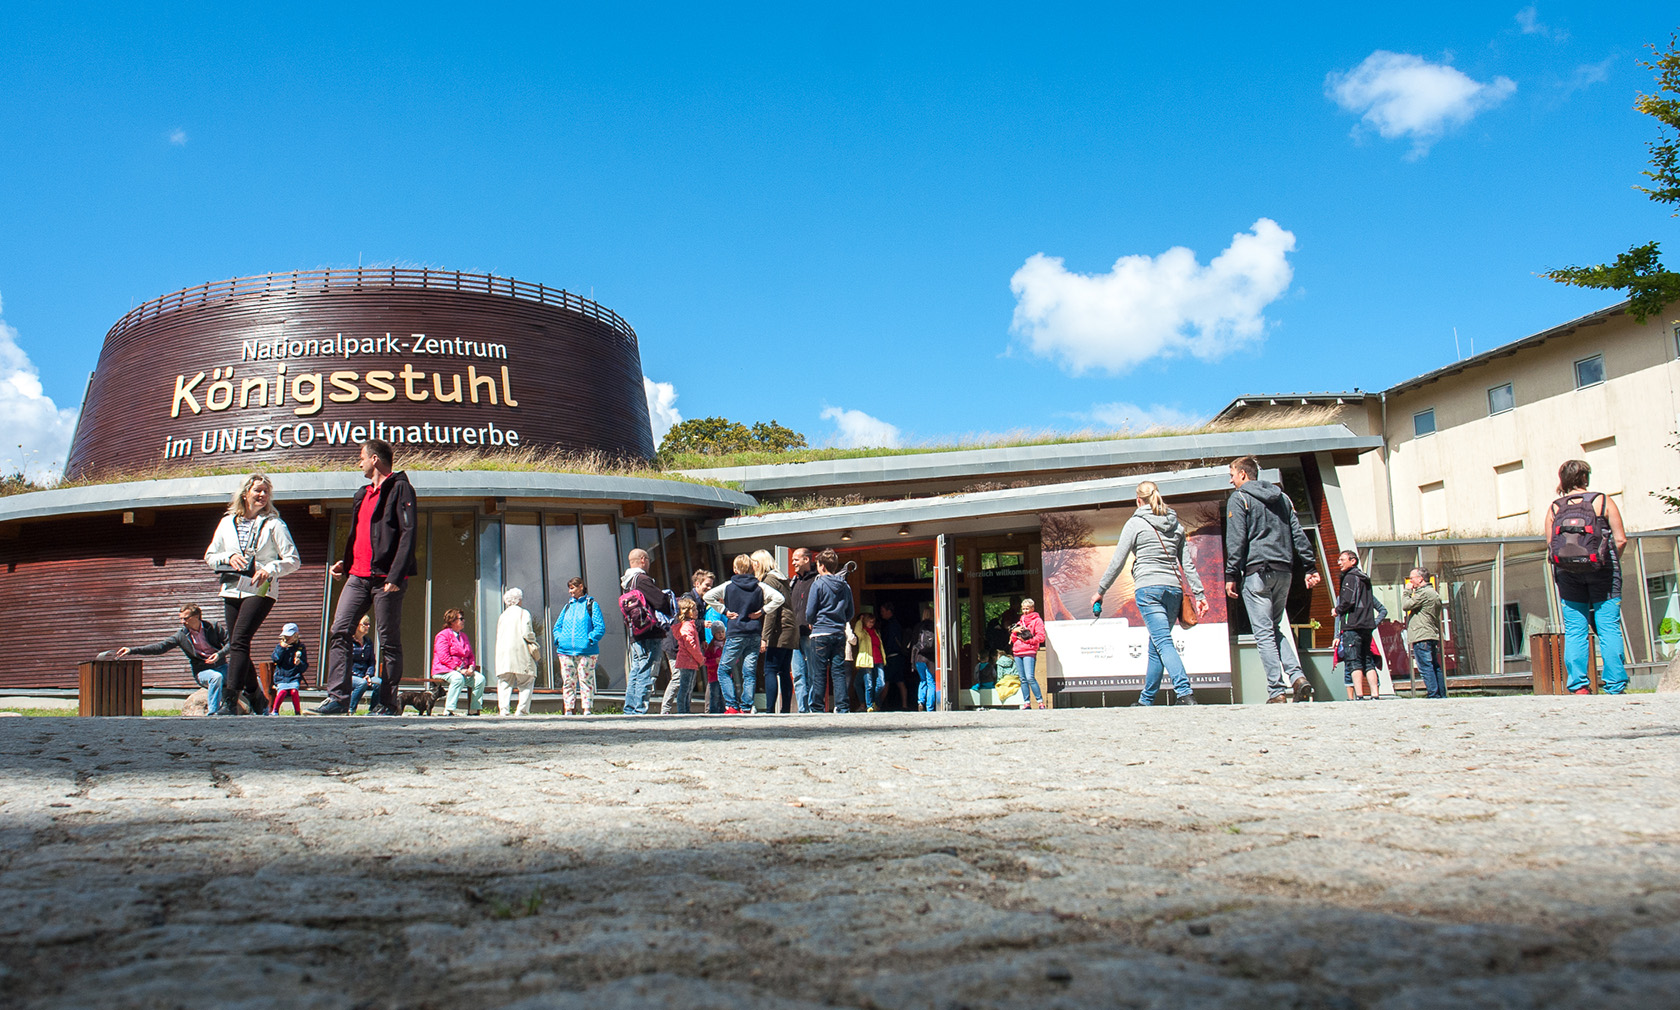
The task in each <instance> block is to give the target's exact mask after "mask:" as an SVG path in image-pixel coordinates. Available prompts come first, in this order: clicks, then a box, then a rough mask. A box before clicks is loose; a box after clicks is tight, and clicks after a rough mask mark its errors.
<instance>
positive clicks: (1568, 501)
mask: <svg viewBox="0 0 1680 1010" xmlns="http://www.w3.org/2000/svg"><path fill="white" fill-rule="evenodd" d="M1603 497H1604V496H1603V495H1601V494H1597V493H1594V492H1587V491H1583V492H1580V493H1578V494H1568V495H1564V496H1563V497H1562V498H1559V499H1558V500H1557V501H1555V502H1553V503H1552V507H1553V508H1554V509H1555V510H1556V514H1555V515H1554V516H1553V517H1552V529H1551V537H1550V539H1549V540H1548V542H1547V544H1546V552H1547V553H1548V554H1550V555H1551V556H1552V564H1554V565H1556V566H1558V567H1559V568H1562V569H1564V570H1565V571H1581V572H1590V571H1594V570H1596V569H1599V568H1604V567H1606V566H1608V565H1609V564H1610V520H1609V519H1608V518H1607V517H1606V516H1605V515H1604V514H1603V513H1601V512H1599V511H1598V510H1597V508H1596V507H1595V505H1596V503H1597V501H1598V499H1600V498H1603Z"/></svg>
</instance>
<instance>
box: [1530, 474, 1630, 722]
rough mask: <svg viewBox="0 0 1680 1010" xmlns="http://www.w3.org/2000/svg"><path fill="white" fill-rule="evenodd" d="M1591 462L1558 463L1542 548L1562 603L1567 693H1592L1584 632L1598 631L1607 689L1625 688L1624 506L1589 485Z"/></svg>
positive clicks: (1609, 691)
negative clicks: (1567, 675) (1557, 495)
mask: <svg viewBox="0 0 1680 1010" xmlns="http://www.w3.org/2000/svg"><path fill="white" fill-rule="evenodd" d="M1591 479H1592V466H1591V465H1589V464H1588V463H1587V461H1586V460H1581V459H1572V460H1569V461H1567V462H1565V463H1564V464H1563V465H1562V466H1561V467H1558V494H1559V495H1560V496H1561V497H1559V498H1558V499H1557V500H1556V501H1554V502H1552V507H1551V508H1550V509H1548V510H1547V512H1546V541H1547V542H1546V553H1547V555H1548V557H1549V558H1550V559H1551V562H1552V581H1553V582H1555V583H1556V584H1557V591H1558V599H1559V601H1560V602H1561V603H1562V604H1563V665H1564V668H1565V669H1566V670H1567V671H1568V674H1569V681H1568V689H1569V693H1570V694H1591V693H1592V686H1591V685H1592V678H1591V671H1589V670H1588V669H1587V658H1588V652H1587V636H1588V635H1589V634H1590V633H1591V632H1593V631H1595V630H1596V631H1597V633H1598V654H1599V656H1600V657H1602V659H1603V661H1604V676H1603V686H1604V693H1605V694H1621V693H1623V692H1624V691H1626V690H1627V666H1626V663H1625V662H1624V659H1623V655H1622V651H1623V645H1622V564H1621V557H1622V549H1623V548H1624V547H1626V546H1627V531H1626V529H1625V528H1624V527H1623V526H1622V510H1621V509H1619V508H1617V507H1616V503H1615V501H1613V500H1611V498H1610V497H1609V496H1608V495H1603V494H1599V493H1597V492H1593V491H1588V490H1587V482H1588V481H1589V480H1591Z"/></svg>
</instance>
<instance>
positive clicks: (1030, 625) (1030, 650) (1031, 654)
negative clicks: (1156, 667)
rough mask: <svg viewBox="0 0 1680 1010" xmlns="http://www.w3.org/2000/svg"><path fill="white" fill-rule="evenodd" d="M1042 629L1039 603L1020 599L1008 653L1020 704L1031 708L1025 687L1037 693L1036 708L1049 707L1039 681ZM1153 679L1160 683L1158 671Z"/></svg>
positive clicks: (1045, 637) (1011, 628) (1010, 632)
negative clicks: (1013, 661) (1013, 667)
mask: <svg viewBox="0 0 1680 1010" xmlns="http://www.w3.org/2000/svg"><path fill="white" fill-rule="evenodd" d="M1048 637H1049V636H1048V633H1047V632H1046V631H1045V630H1044V618H1042V617H1040V616H1039V614H1038V603H1037V601H1035V600H1034V599H1033V598H1032V597H1030V596H1028V597H1024V598H1023V599H1022V600H1021V617H1020V620H1018V621H1016V622H1015V623H1014V624H1013V625H1011V626H1010V628H1009V653H1010V655H1012V656H1014V657H1015V675H1016V676H1017V677H1019V678H1020V679H1021V707H1022V708H1031V707H1032V705H1030V704H1029V703H1028V701H1027V691H1028V690H1029V689H1030V690H1031V691H1032V693H1033V694H1034V695H1036V696H1037V697H1038V707H1039V708H1049V707H1050V705H1049V703H1048V702H1046V701H1045V700H1044V691H1043V689H1042V688H1040V687H1039V684H1038V650H1040V649H1042V648H1044V642H1045V640H1046V639H1047V638H1048ZM1156 683H1157V684H1159V683H1160V675H1159V674H1157V675H1156Z"/></svg>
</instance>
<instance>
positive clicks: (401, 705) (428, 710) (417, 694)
mask: <svg viewBox="0 0 1680 1010" xmlns="http://www.w3.org/2000/svg"><path fill="white" fill-rule="evenodd" d="M442 700H443V684H442V683H437V684H433V685H432V686H431V687H429V688H427V689H426V690H424V691H398V692H397V714H398V715H402V714H403V710H404V709H408V708H412V709H414V711H416V712H418V713H419V714H421V715H431V714H432V706H433V705H436V704H437V703H438V702H440V701H442Z"/></svg>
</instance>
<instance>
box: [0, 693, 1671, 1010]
mask: <svg viewBox="0 0 1680 1010" xmlns="http://www.w3.org/2000/svg"><path fill="white" fill-rule="evenodd" d="M1677 727H1680V696H1673V695H1654V696H1642V697H1636V698H1606V697H1595V698H1575V697H1564V698H1498V699H1462V700H1452V701H1448V702H1426V701H1412V700H1407V701H1393V702H1384V703H1381V704H1361V705H1351V704H1338V705H1288V706H1281V705H1272V706H1252V707H1243V708H1228V707H1217V706H1203V707H1198V708H1192V709H1180V708H1157V709H1152V710H1140V709H1119V710H1089V709H1086V710H1063V711H1057V712H1014V711H1010V712H991V713H962V714H950V715H933V716H917V715H853V716H806V717H766V716H757V717H753V718H729V719H724V718H703V717H687V718H680V719H679V718H661V717H644V718H640V719H627V718H623V717H597V718H593V719H584V720H579V719H570V720H568V719H563V718H558V717H554V718H530V719H523V720H497V719H485V718H481V719H465V718H457V719H442V718H430V719H420V718H408V719H366V718H363V719H344V718H338V719H322V718H314V719H240V720H235V719H217V720H187V719H155V718H154V719H7V720H0V761H4V763H5V771H6V774H5V775H4V776H3V779H0V833H3V838H0V1005H4V1006H8V1007H11V1006H29V1007H52V1008H71V1007H75V1008H81V1007H88V1006H100V1007H117V1008H127V1007H170V1008H174V1007H210V1006H215V1007H252V1008H257V1007H264V1008H267V1007H276V1006H279V1007H320V1008H396V1007H412V1008H420V1007H436V1008H439V1010H442V1008H449V1010H472V1008H480V1007H483V1008H498V1007H518V1008H521V1010H536V1008H549V1007H555V1008H559V1007H565V1008H572V1007H576V1008H580V1010H581V1008H586V1007H587V1008H590V1010H616V1008H631V1007H638V1008H640V1007H743V1008H763V1010H784V1008H785V1010H792V1008H798V1007H813V1006H823V1005H829V1006H845V1007H873V1008H883V1010H898V1008H906V1010H907V1008H913V1007H916V1008H937V1010H956V1008H971V1010H982V1008H1004V1007H1010V1008H1014V1007H1020V1008H1028V1007H1031V1008H1034V1010H1040V1008H1062V1007H1068V1008H1071V1007H1081V1008H1085V1007H1099V1008H1108V1007H1114V1008H1119V1007H1134V1008H1135V1007H1160V1008H1163V1010H1164V1008H1169V1007H1170V1008H1174V1010H1177V1008H1183V1007H1256V1008H1259V1007H1266V1008H1271V1007H1325V1008H1349V1007H1382V1008H1392V1010H1399V1008H1412V1007H1435V1006H1467V1007H1525V1008H1526V1007H1595V1008H1622V1007H1625V1008H1629V1010H1633V1008H1638V1010H1650V1008H1659V1007H1672V1006H1680V847H1677V845H1676V842H1677V840H1680V802H1677V800H1680V796H1677V792H1680V785H1677V780H1676V772H1677V771H1680V753H1677V748H1676V743H1677V740H1680V728H1677Z"/></svg>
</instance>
